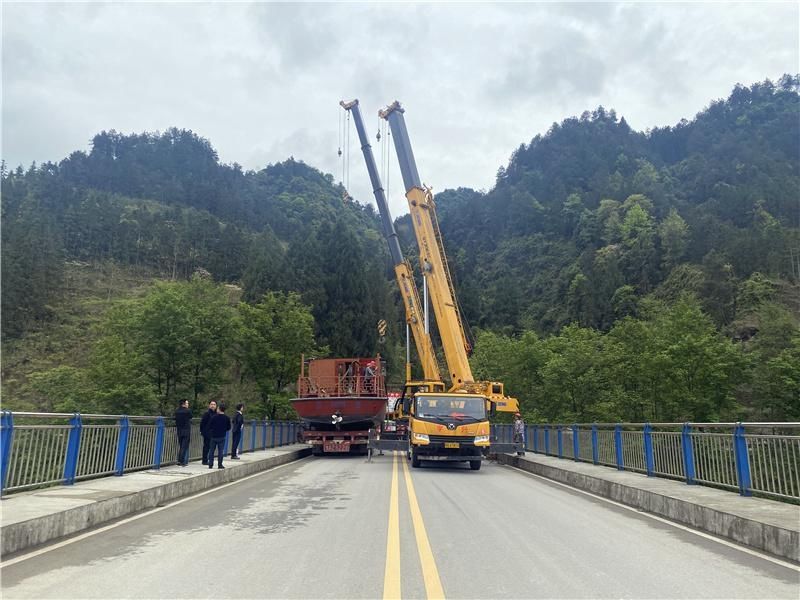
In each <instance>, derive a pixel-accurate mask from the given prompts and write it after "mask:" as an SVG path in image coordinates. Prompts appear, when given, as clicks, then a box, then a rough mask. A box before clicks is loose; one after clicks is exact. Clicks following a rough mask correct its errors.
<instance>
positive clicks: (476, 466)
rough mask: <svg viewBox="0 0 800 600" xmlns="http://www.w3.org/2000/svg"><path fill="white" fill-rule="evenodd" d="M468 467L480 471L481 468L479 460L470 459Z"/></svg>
mask: <svg viewBox="0 0 800 600" xmlns="http://www.w3.org/2000/svg"><path fill="white" fill-rule="evenodd" d="M469 468H470V469H472V470H473V471H480V470H481V461H479V460H471V461H469Z"/></svg>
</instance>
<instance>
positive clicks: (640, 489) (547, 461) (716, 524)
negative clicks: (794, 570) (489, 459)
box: [498, 453, 800, 562]
mask: <svg viewBox="0 0 800 600" xmlns="http://www.w3.org/2000/svg"><path fill="white" fill-rule="evenodd" d="M498 461H499V462H501V463H503V464H507V465H511V466H514V467H518V468H520V469H523V470H525V471H529V472H531V473H535V474H537V475H541V476H542V477H546V478H548V479H552V480H554V481H558V482H561V483H564V484H567V485H569V486H572V487H575V488H578V489H581V490H586V491H588V492H591V493H593V494H596V495H598V496H602V497H604V498H609V499H611V500H614V501H616V502H619V503H620V504H626V505H628V506H632V507H635V508H637V509H640V510H643V511H645V512H649V513H653V514H656V515H659V516H661V517H664V518H666V519H669V520H672V521H676V522H678V523H681V524H684V525H688V526H690V527H693V528H695V529H699V530H702V531H705V532H708V533H711V534H713V535H716V536H719V537H722V538H726V539H729V540H731V541H734V542H736V543H739V544H743V545H745V546H750V547H752V548H755V549H757V550H761V551H765V552H769V553H771V554H774V555H776V556H779V557H781V558H785V559H789V560H792V561H794V562H800V506H797V505H795V504H787V503H784V502H777V501H773V500H765V499H763V498H753V497H743V496H740V495H738V494H737V493H735V492H728V491H724V490H718V489H714V488H710V487H705V486H700V485H686V484H685V483H683V482H680V481H674V480H671V479H662V478H657V477H647V476H646V475H644V474H639V473H632V472H630V471H617V470H616V469H611V468H607V467H601V466H596V465H591V464H587V463H579V462H573V461H571V460H566V459H559V458H555V457H551V456H543V455H540V454H531V453H527V454H526V455H525V456H524V457H519V456H514V455H511V454H501V455H498Z"/></svg>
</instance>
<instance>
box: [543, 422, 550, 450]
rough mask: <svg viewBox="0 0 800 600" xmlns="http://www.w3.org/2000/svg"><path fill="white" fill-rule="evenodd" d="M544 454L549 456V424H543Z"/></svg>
mask: <svg viewBox="0 0 800 600" xmlns="http://www.w3.org/2000/svg"><path fill="white" fill-rule="evenodd" d="M544 454H545V456H550V425H545V426H544Z"/></svg>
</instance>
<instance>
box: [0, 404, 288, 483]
mask: <svg viewBox="0 0 800 600" xmlns="http://www.w3.org/2000/svg"><path fill="white" fill-rule="evenodd" d="M15 418H16V419H31V418H33V419H69V423H67V424H63V423H59V424H39V423H25V424H19V423H17V424H15V423H14V419H15ZM98 419H102V420H105V421H109V422H106V423H98V422H96V421H97V420H98ZM87 421H90V422H87ZM172 421H174V419H173V418H172V417H161V416H126V415H98V414H80V413H39V412H25V411H20V412H12V411H5V410H4V411H1V412H0V460H1V462H0V465H1V466H2V471H1V472H0V483H2V493H3V494H6V493H7V492H12V491H19V490H26V489H32V488H37V487H43V486H48V485H57V484H65V485H70V484H73V483H75V481H77V480H81V479H90V478H95V477H103V476H108V475H123V474H124V473H129V472H131V471H137V470H142V469H159V468H161V467H162V466H166V465H171V464H176V463H177V462H178V461H177V458H178V457H177V453H178V440H177V434H176V429H175V425H174V423H171V422H172ZM299 431H300V423H298V422H295V421H270V420H265V419H261V420H256V419H250V420H247V419H246V420H245V422H244V424H243V427H242V435H241V437H240V439H239V451H240V452H253V451H255V450H261V449H266V448H274V447H277V446H283V445H286V444H292V443H294V442H295V441H296V439H297V437H298V432H299ZM230 444H231V436H230V432H228V433H226V435H225V443H224V452H225V453H226V454H227V453H228V452H229V448H230ZM202 453H203V450H202V436H201V435H200V419H192V426H191V435H190V445H189V460H196V459H199V458H201V457H202Z"/></svg>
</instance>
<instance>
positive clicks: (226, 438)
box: [220, 431, 231, 460]
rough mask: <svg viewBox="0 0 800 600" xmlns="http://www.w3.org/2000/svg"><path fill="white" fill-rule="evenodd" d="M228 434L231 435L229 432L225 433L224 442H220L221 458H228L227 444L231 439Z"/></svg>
mask: <svg viewBox="0 0 800 600" xmlns="http://www.w3.org/2000/svg"><path fill="white" fill-rule="evenodd" d="M230 434H231V432H230V431H226V432H225V441H224V442H222V456H223V457H225V456H228V443H229V442H230V438H231V435H230ZM220 460H221V459H220Z"/></svg>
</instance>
